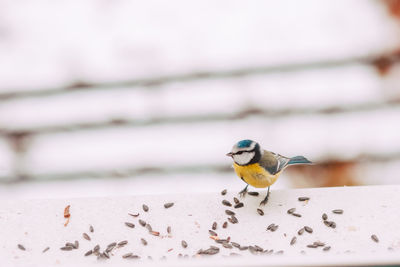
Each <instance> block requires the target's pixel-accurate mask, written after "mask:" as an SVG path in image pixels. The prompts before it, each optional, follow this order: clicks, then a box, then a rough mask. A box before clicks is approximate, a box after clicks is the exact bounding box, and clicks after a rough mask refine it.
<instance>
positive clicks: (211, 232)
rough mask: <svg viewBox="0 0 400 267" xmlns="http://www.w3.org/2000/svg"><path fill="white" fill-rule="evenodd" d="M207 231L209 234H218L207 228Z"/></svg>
mask: <svg viewBox="0 0 400 267" xmlns="http://www.w3.org/2000/svg"><path fill="white" fill-rule="evenodd" d="M208 233H209V234H210V235H211V236H218V234H217V233H216V232H214V231H213V230H208Z"/></svg>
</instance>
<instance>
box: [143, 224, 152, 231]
mask: <svg viewBox="0 0 400 267" xmlns="http://www.w3.org/2000/svg"><path fill="white" fill-rule="evenodd" d="M145 227H146V229H147V230H148V231H149V232H151V231H153V228H152V227H151V225H150V224H148V223H146V225H145Z"/></svg>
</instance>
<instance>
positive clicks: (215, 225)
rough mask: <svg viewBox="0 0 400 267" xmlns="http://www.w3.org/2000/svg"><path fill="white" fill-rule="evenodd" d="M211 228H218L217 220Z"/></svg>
mask: <svg viewBox="0 0 400 267" xmlns="http://www.w3.org/2000/svg"><path fill="white" fill-rule="evenodd" d="M211 229H213V230H217V222H213V224H212V227H211Z"/></svg>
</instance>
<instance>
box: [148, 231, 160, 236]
mask: <svg viewBox="0 0 400 267" xmlns="http://www.w3.org/2000/svg"><path fill="white" fill-rule="evenodd" d="M150 234H152V235H154V236H159V235H160V232H156V231H151V232H150Z"/></svg>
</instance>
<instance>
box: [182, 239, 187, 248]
mask: <svg viewBox="0 0 400 267" xmlns="http://www.w3.org/2000/svg"><path fill="white" fill-rule="evenodd" d="M181 245H182V247H183V248H187V246H188V244H187V243H186V241H185V240H182V241H181Z"/></svg>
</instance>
